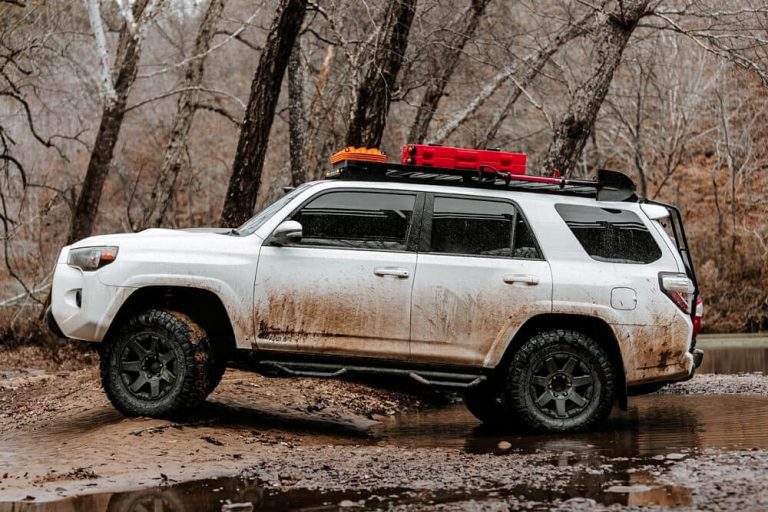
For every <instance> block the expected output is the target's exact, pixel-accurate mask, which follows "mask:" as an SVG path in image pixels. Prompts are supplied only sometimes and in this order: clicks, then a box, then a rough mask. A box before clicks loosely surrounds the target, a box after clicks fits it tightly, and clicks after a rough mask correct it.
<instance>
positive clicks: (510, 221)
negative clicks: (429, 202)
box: [430, 196, 540, 259]
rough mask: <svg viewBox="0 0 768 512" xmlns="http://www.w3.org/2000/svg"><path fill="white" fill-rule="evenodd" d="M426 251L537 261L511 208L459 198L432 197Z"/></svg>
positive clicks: (528, 237)
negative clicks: (430, 222) (429, 229)
mask: <svg viewBox="0 0 768 512" xmlns="http://www.w3.org/2000/svg"><path fill="white" fill-rule="evenodd" d="M430 252H437V253H449V254H466V255H478V256H499V257H507V258H531V259H538V258H540V255H539V251H538V250H537V249H536V244H535V242H534V241H533V236H532V235H531V232H530V230H529V229H528V226H527V224H526V223H525V219H523V217H522V216H521V215H519V214H518V212H517V210H516V209H515V206H514V205H512V204H510V203H507V202H504V201H488V200H484V199H467V198H460V197H440V196H438V197H435V203H434V208H433V213H432V231H431V235H430Z"/></svg>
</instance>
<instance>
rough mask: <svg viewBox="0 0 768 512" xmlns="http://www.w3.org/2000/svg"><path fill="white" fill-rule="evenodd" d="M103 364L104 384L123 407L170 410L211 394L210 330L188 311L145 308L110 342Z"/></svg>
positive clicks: (152, 412) (126, 410)
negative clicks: (208, 333) (194, 318)
mask: <svg viewBox="0 0 768 512" xmlns="http://www.w3.org/2000/svg"><path fill="white" fill-rule="evenodd" d="M100 367H101V382H102V385H103V386H104V390H105V391H106V393H107V396H108V397H109V399H110V401H111V402H112V404H113V405H114V406H115V408H117V409H118V410H119V411H120V412H122V413H123V414H125V415H128V416H155V417H163V416H168V415H170V414H173V413H175V412H178V411H180V410H183V409H190V408H193V407H195V406H196V405H198V404H200V403H201V402H202V401H203V400H205V397H206V395H207V394H208V388H209V386H210V381H211V373H212V363H211V351H210V347H209V342H208V336H207V335H206V333H205V331H204V330H203V329H202V328H201V327H200V326H199V325H198V324H197V323H195V322H194V321H193V320H192V319H191V318H189V317H188V316H187V315H184V314H183V313H179V312H176V311H168V310H164V309H153V310H149V311H145V312H143V313H139V314H137V315H136V316H134V317H132V318H130V319H129V320H128V321H127V322H125V324H123V325H122V326H120V328H119V330H118V332H117V333H116V334H115V335H114V336H112V337H111V339H109V340H107V341H106V342H105V344H104V347H103V350H102V355H101V365H100Z"/></svg>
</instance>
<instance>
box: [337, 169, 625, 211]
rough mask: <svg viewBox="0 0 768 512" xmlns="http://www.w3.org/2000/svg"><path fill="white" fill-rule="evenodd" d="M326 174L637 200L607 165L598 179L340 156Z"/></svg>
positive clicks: (622, 175)
mask: <svg viewBox="0 0 768 512" xmlns="http://www.w3.org/2000/svg"><path fill="white" fill-rule="evenodd" d="M325 178H326V179H345V180H360V181H395V182H408V183H430V184H434V185H450V186H458V187H473V188H478V187H480V188H494V189H508V190H520V191H525V192H539V193H544V194H562V195H574V196H583V197H594V198H595V199H597V200H598V201H630V202H634V201H637V195H636V194H635V184H634V183H633V182H632V179H631V178H629V176H627V175H626V174H623V173H621V172H618V171H609V170H607V169H600V170H598V171H597V179H594V180H573V179H569V178H563V177H546V176H529V175H520V174H510V173H502V172H498V171H495V170H494V169H493V168H490V169H489V168H487V167H485V168H481V169H478V170H467V169H442V168H437V167H426V166H416V165H404V164H396V163H390V162H365V161H359V160H343V161H340V162H338V163H336V164H335V165H334V168H333V170H332V171H329V172H328V173H326V175H325Z"/></svg>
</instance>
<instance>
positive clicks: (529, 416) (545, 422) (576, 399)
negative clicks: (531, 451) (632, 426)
mask: <svg viewBox="0 0 768 512" xmlns="http://www.w3.org/2000/svg"><path fill="white" fill-rule="evenodd" d="M616 374H617V372H616V370H615V369H614V367H613V364H612V362H611V359H610V357H609V356H608V353H607V352H606V350H605V349H604V348H603V346H601V345H600V344H599V343H598V342H596V341H595V340H594V339H592V338H591V337H589V336H587V335H586V334H584V333H581V332H578V331H572V330H565V329H557V330H552V331H545V332H540V333H538V334H536V335H534V336H532V337H531V338H530V339H528V340H527V341H526V342H524V343H523V344H522V345H521V346H520V347H519V348H518V350H517V351H516V352H515V354H514V356H513V357H512V360H511V362H510V365H509V368H508V374H507V381H506V386H505V392H504V393H503V399H504V404H505V406H506V407H507V408H508V410H509V411H510V413H511V417H513V418H514V419H515V422H516V423H518V424H519V425H520V426H522V427H524V428H528V429H530V430H536V431H548V432H565V431H576V430H588V429H591V428H594V427H595V426H597V425H599V424H600V423H602V422H603V421H604V420H605V419H606V418H607V417H608V414H609V413H610V412H611V409H612V408H613V403H614V401H615V399H616V386H617V383H616Z"/></svg>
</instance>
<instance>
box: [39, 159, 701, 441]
mask: <svg viewBox="0 0 768 512" xmlns="http://www.w3.org/2000/svg"><path fill="white" fill-rule="evenodd" d="M414 170H415V171H418V170H419V168H409V167H408V166H404V165H395V164H370V163H355V162H346V163H344V164H343V165H341V166H340V167H339V168H338V169H337V172H336V173H335V175H334V176H333V177H332V178H335V179H326V180H323V181H318V182H313V183H307V184H304V185H302V186H300V187H298V188H296V189H295V190H293V191H291V192H290V193H288V194H287V195H286V196H285V197H283V198H282V199H280V200H279V201H277V202H275V203H274V204H272V205H271V206H269V207H268V208H266V209H265V210H263V211H262V212H261V213H259V214H258V215H256V216H255V217H253V218H252V219H250V220H249V221H248V222H246V223H245V224H244V225H243V226H241V227H239V228H238V229H234V230H232V229H197V230H195V229H191V230H167V229H149V230H146V231H143V232H141V233H135V234H118V235H104V236H94V237H91V238H88V239H85V240H82V241H80V242H78V243H75V244H73V245H71V246H68V247H64V248H63V249H62V251H61V254H60V255H59V258H58V262H57V265H56V270H55V275H54V280H53V292H52V306H51V309H50V310H49V315H48V320H49V325H50V326H51V328H52V329H53V330H54V331H55V332H57V333H59V334H60V335H63V336H66V337H69V338H75V339H81V340H87V341H92V342H101V377H102V382H103V386H104V389H105V390H106V393H107V395H108V396H109V398H110V400H111V401H112V403H113V404H114V405H115V407H116V408H117V409H119V410H120V411H122V412H123V413H125V414H128V415H148V416H165V415H168V414H171V413H173V412H175V411H178V410H180V409H185V408H190V407H194V406H195V405H197V404H199V403H200V402H201V401H203V400H204V399H205V397H206V396H207V395H208V394H209V393H210V392H211V391H212V390H213V389H214V387H215V386H216V385H217V383H218V382H219V380H220V378H221V375H222V373H223V371H224V367H225V365H226V364H227V363H228V362H231V361H234V360H240V361H243V360H246V361H248V362H250V363H251V366H252V367H253V368H255V369H256V370H258V371H261V372H263V373H268V374H271V373H279V374H283V375H294V376H318V377H319V376H327V377H336V376H341V375H352V374H366V373H367V374H379V375H381V374H388V375H401V376H408V377H411V378H412V379H413V380H415V381H417V382H418V383H420V384H421V385H425V386H436V387H443V388H452V389H455V390H459V391H461V392H463V393H464V396H465V399H466V404H467V406H468V408H469V410H470V411H471V412H472V413H473V414H475V416H477V417H478V418H479V419H481V420H482V421H486V422H495V423H500V424H503V425H508V426H511V425H514V426H518V427H525V428H529V429H534V430H549V431H564V430H576V429H586V428H590V427H594V426H595V425H597V424H598V423H599V422H601V421H602V420H604V419H605V418H606V416H607V415H608V413H609V412H610V410H611V408H612V406H613V404H614V403H615V402H618V403H619V405H620V406H622V407H624V408H625V407H626V400H627V396H629V395H632V394H635V393H642V392H649V391H652V390H654V389H657V388H658V387H660V386H661V385H663V384H664V383H667V382H671V381H677V380H683V379H686V378H689V377H690V376H692V375H693V372H694V370H695V367H697V366H698V364H699V363H700V362H701V357H702V352H701V351H700V350H696V349H694V346H695V333H694V327H693V321H694V319H695V316H696V314H695V312H692V311H691V309H692V306H693V304H695V303H696V297H697V288H696V280H695V274H694V272H693V267H692V265H691V263H690V258H689V257H688V250H687V242H686V241H685V234H684V231H683V229H682V222H681V217H680V214H679V212H678V211H677V210H676V209H675V208H674V207H670V206H668V205H661V204H660V203H654V204H651V203H646V202H640V201H638V200H637V199H636V197H635V196H634V193H633V192H632V191H631V190H629V191H627V190H624V191H622V190H618V192H619V193H618V194H616V193H611V194H608V193H607V192H609V191H612V192H617V191H616V189H615V188H613V189H612V188H611V187H609V186H608V185H607V183H606V182H604V181H595V182H589V183H586V184H585V183H584V182H581V183H577V184H570V183H569V182H568V181H567V180H560V182H559V184H557V185H552V184H546V183H544V184H542V183H529V182H525V181H517V180H513V181H508V180H507V181H504V180H496V181H494V180H490V181H489V180H488V179H483V178H477V179H475V178H472V177H471V176H466V175H465V176H463V177H460V178H459V179H458V180H453V181H452V180H451V179H447V178H446V176H442V177H441V176H440V175H439V174H434V175H428V174H424V173H423V172H414ZM421 170H422V171H423V170H424V169H423V168H422V169H421ZM433 171H434V170H433ZM611 177H613V178H615V177H616V176H615V175H614V176H611V175H610V173H603V174H602V175H601V180H602V179H603V178H605V179H608V178H611ZM620 177H621V178H623V179H624V180H625V182H627V181H629V180H628V179H627V178H626V177H624V176H623V175H620ZM590 184H591V186H590ZM629 184H630V185H631V182H629ZM602 192H606V193H605V194H603V193H602ZM622 192H626V193H622ZM605 196H608V198H609V199H610V198H613V199H616V198H620V199H623V200H611V201H605V200H602V199H604V198H605ZM665 227H666V229H668V230H669V234H668V232H667V230H665ZM246 355H247V357H244V356H246Z"/></svg>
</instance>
